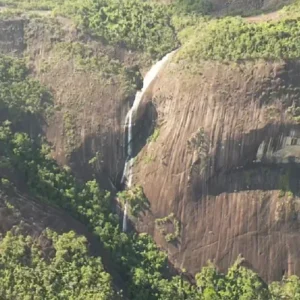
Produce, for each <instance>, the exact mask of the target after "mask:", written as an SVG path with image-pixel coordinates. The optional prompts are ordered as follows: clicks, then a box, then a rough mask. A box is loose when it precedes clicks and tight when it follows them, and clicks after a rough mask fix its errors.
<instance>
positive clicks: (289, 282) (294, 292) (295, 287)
mask: <svg viewBox="0 0 300 300" xmlns="http://www.w3.org/2000/svg"><path fill="white" fill-rule="evenodd" d="M269 290H270V293H271V299H272V300H277V299H287V300H292V299H300V279H299V278H298V277H297V276H291V277H289V278H286V277H284V278H283V280H282V281H281V282H273V283H271V284H270V286H269Z"/></svg>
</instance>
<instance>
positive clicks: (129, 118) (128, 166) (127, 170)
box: [121, 51, 175, 232]
mask: <svg viewBox="0 0 300 300" xmlns="http://www.w3.org/2000/svg"><path fill="white" fill-rule="evenodd" d="M174 52H175V51H173V52H171V53H168V54H167V55H166V56H164V57H163V58H162V59H161V60H160V61H158V62H157V63H156V64H155V65H153V66H152V68H151V69H150V71H149V72H148V73H147V74H146V76H145V78H144V81H143V88H142V90H140V91H138V92H137V93H136V95H135V99H134V102H133V105H132V107H131V108H130V110H129V112H128V113H127V115H126V119H125V127H127V159H126V163H125V167H124V171H123V176H122V181H121V182H122V183H124V184H126V186H127V188H130V187H131V184H132V167H133V157H132V152H133V149H132V146H133V145H132V136H133V132H132V131H133V126H134V123H133V122H134V120H135V114H136V112H137V110H138V108H139V105H140V103H141V100H142V98H143V95H144V93H145V92H146V90H147V88H148V87H149V85H150V84H151V82H152V81H153V80H154V79H155V78H156V76H157V75H158V73H159V71H160V70H161V69H162V67H163V66H164V64H165V63H166V62H167V61H168V59H169V58H170V56H171V55H172V54H173V53H174ZM127 211H128V203H127V202H126V203H125V209H124V216H123V231H124V232H125V231H127Z"/></svg>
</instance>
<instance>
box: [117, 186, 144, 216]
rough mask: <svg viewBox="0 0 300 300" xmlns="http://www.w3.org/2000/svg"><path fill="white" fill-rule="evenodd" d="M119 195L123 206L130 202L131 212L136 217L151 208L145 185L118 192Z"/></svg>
mask: <svg viewBox="0 0 300 300" xmlns="http://www.w3.org/2000/svg"><path fill="white" fill-rule="evenodd" d="M118 197H119V199H120V200H121V202H122V203H123V206H124V205H125V203H126V202H128V204H129V208H130V213H131V214H132V215H133V216H134V217H137V216H138V215H139V214H140V213H141V212H143V211H145V210H148V209H149V201H148V199H147V197H146V196H145V194H144V190H143V187H142V186H140V185H136V186H134V187H132V188H130V189H128V190H124V191H123V192H120V193H118Z"/></svg>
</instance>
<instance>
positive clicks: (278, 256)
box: [0, 2, 300, 281]
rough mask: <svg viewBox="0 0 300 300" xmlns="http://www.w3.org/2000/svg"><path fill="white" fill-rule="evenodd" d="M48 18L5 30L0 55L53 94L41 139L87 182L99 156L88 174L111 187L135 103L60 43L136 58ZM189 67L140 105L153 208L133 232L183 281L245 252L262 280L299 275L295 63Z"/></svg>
mask: <svg viewBox="0 0 300 300" xmlns="http://www.w3.org/2000/svg"><path fill="white" fill-rule="evenodd" d="M266 3H267V2H266ZM220 9H221V8H220ZM52 21H53V20H52ZM52 21H51V22H50V21H49V22H46V23H45V22H44V21H41V20H36V19H32V20H28V19H15V20H7V21H1V22H0V51H1V52H2V53H6V54H13V55H19V56H21V55H24V56H25V57H27V58H29V62H30V64H31V67H32V69H33V71H34V76H36V77H37V78H39V79H40V80H41V81H42V82H43V83H44V84H46V85H47V86H48V87H49V88H50V89H51V90H52V92H53V95H54V102H55V105H56V108H57V109H56V111H55V113H54V115H53V116H52V118H51V119H49V123H48V124H46V126H45V134H46V136H47V138H48V140H49V141H50V142H51V143H52V144H53V156H54V157H55V158H56V159H57V160H58V161H59V162H60V163H61V164H69V165H70V166H71V167H72V168H73V170H74V171H75V172H76V173H77V175H78V176H79V177H81V178H82V177H83V178H85V177H89V176H90V175H91V173H92V172H95V170H93V169H92V168H91V164H89V160H90V159H91V158H92V157H94V156H95V155H96V154H97V152H98V154H97V155H98V156H97V163H96V166H95V168H96V172H97V174H98V175H99V179H100V180H101V181H102V182H103V185H104V186H106V187H108V188H111V186H110V184H109V182H110V181H112V182H113V183H114V184H115V183H118V182H119V180H120V177H121V174H122V171H123V167H124V162H125V158H126V155H125V151H124V146H125V145H124V140H125V138H124V127H123V125H124V120H125V115H126V113H127V111H128V109H129V103H130V102H131V100H132V97H133V96H134V94H132V91H131V93H127V92H126V91H125V90H124V86H123V81H122V78H121V77H120V76H113V77H112V79H111V80H109V81H108V80H106V79H105V78H103V77H99V76H97V75H96V74H95V73H96V72H88V71H86V70H84V69H82V68H81V69H80V68H78V61H77V60H78V58H77V57H76V55H75V54H74V55H71V56H70V55H65V53H62V52H58V51H57V47H56V46H57V45H61V44H62V43H65V44H66V43H67V44H71V43H75V42H80V43H81V42H82V43H84V44H86V45H88V46H89V48H90V49H92V51H94V52H93V53H103V54H105V55H107V56H108V57H109V58H111V59H118V60H119V61H121V62H122V63H124V65H126V66H128V67H133V66H134V65H135V64H137V63H139V64H140V57H139V56H138V55H137V54H135V53H129V52H128V51H126V50H124V49H121V48H112V47H110V46H107V45H104V44H103V43H102V42H101V41H99V40H97V41H95V40H93V39H92V38H91V37H88V36H81V35H80V33H79V32H77V30H76V29H75V27H73V24H72V23H70V22H69V21H68V20H65V19H58V20H57V21H55V22H54V23H53V22H52ZM65 44H64V45H65ZM81 67H82V66H81ZM193 69H194V68H193ZM195 69H196V74H195V73H193V74H192V73H191V70H188V69H186V68H185V67H184V66H183V65H181V64H179V63H175V59H173V61H172V62H171V63H169V64H168V65H167V66H166V68H165V70H164V71H163V72H162V73H161V74H160V75H159V77H158V78H157V79H156V81H155V82H154V83H153V84H152V86H151V87H150V89H149V90H148V91H147V93H146V95H145V97H144V99H143V105H142V106H141V108H140V111H139V117H138V120H137V126H136V127H135V130H134V131H135V135H134V147H135V149H134V152H135V154H136V155H137V158H136V161H135V166H134V181H135V183H137V184H141V185H142V186H143V188H144V191H145V193H146V196H147V197H148V199H149V201H150V204H151V209H150V211H149V212H148V213H146V215H145V216H144V217H141V218H140V219H139V221H138V222H137V229H138V230H140V231H147V232H149V233H151V234H152V235H153V236H154V238H155V240H156V241H157V242H158V244H159V245H161V246H162V247H163V248H164V249H166V251H168V253H169V256H170V259H171V261H172V262H174V264H175V265H176V266H177V267H181V268H186V269H187V271H189V272H191V273H195V272H198V271H199V270H200V268H201V267H202V266H203V265H205V264H206V262H207V260H208V259H211V260H213V261H215V262H216V264H217V266H218V267H219V268H220V269H221V270H223V271H224V270H225V269H226V268H227V267H228V266H230V265H231V264H232V263H233V262H234V260H235V259H236V258H237V256H238V255H239V254H242V255H243V256H244V257H245V259H246V262H247V264H248V266H249V267H251V268H253V269H254V270H255V271H257V272H258V273H259V274H260V275H261V276H262V277H263V278H264V279H265V280H267V281H272V280H276V279H280V278H281V276H282V275H283V274H287V275H291V274H298V275H300V264H299V262H298V260H297V251H298V248H299V246H300V236H299V227H300V224H299V220H300V218H299V214H298V213H299V197H298V195H299V179H300V178H299V175H298V174H300V173H299V171H298V163H299V161H300V130H299V125H298V124H297V117H298V114H299V113H298V112H297V110H296V109H295V105H294V104H297V101H298V99H299V93H300V85H299V82H300V81H299V77H300V66H299V64H298V63H297V62H278V63H271V62H263V61H258V62H255V63H254V62H252V63H250V62H249V63H245V64H243V63H240V64H233V63H230V64H219V63H214V62H203V63H201V64H200V65H199V66H197V68H195ZM155 128H156V130H154V129H155ZM153 132H154V134H153V136H152V138H150V139H148V142H147V138H148V137H149V135H151V133H153ZM171 213H174V215H175V219H176V220H178V221H179V223H180V232H179V235H178V237H177V238H176V240H175V241H174V242H172V243H167V242H166V239H165V237H164V234H163V233H162V230H160V229H161V228H158V227H157V226H155V220H156V219H158V218H163V217H166V216H169V215H170V214H171ZM37 215H38V214H37ZM41 218H42V219H43V218H44V217H41ZM46 223H48V221H47V222H46ZM49 223H50V221H49ZM3 224H6V221H5V222H4V223H3ZM63 226H64V225H61V224H59V225H58V226H57V227H58V228H60V227H63ZM8 227H9V228H8V229H10V227H11V226H8ZM166 227H167V228H166V230H167V231H170V232H173V231H175V228H173V227H175V226H174V224H173V226H166ZM8 229H4V230H3V231H6V230H8Z"/></svg>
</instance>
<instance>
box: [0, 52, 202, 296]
mask: <svg viewBox="0 0 300 300" xmlns="http://www.w3.org/2000/svg"><path fill="white" fill-rule="evenodd" d="M2 59H3V61H4V62H5V63H6V62H7V61H8V62H9V61H10V59H8V58H5V57H3V58H2ZM7 65H8V69H3V68H2V70H1V72H0V80H1V79H2V78H5V80H11V78H12V77H14V76H15V72H13V70H12V69H11V68H10V64H7ZM14 65H15V70H19V67H20V65H22V62H20V61H18V60H16V61H14ZM24 80H25V81H26V80H27V76H25V75H24ZM40 96H41V97H42V96H43V95H42V94H41V95H40ZM24 101H25V100H24ZM37 103H38V107H36V110H35V112H36V113H41V114H44V111H43V109H44V110H46V109H48V107H46V108H45V107H44V106H43V103H42V102H38V101H37ZM8 105H9V103H6V102H5V101H2V98H0V107H1V108H2V112H5V111H7V110H9V111H10V112H9V114H7V115H8V116H10V115H15V113H14V110H16V109H17V108H14V107H8ZM20 107H24V105H20ZM43 107H44V108H43ZM26 109H27V108H26V107H24V110H26ZM17 111H19V108H18V109H17ZM13 113H14V114H13ZM22 115H23V114H20V116H22ZM12 121H14V120H12ZM12 121H5V122H3V123H2V126H0V161H1V166H2V165H5V169H3V170H2V171H5V170H6V169H8V170H9V172H8V178H9V180H11V182H12V183H14V182H15V178H18V179H19V180H17V182H22V184H23V185H26V188H27V190H28V192H29V193H30V194H31V195H33V196H34V197H35V198H36V199H39V200H40V201H42V202H46V203H48V204H50V205H55V206H57V207H60V208H62V209H65V210H66V211H67V212H68V213H69V214H71V215H72V216H73V217H75V218H77V219H78V220H79V221H81V222H82V223H84V224H86V226H87V228H89V230H90V231H91V232H93V233H94V234H95V235H97V236H98V237H99V239H100V241H101V242H102V244H103V245H104V247H105V248H106V249H108V250H109V251H110V253H111V256H112V261H114V262H115V264H116V265H115V267H116V271H117V272H118V273H119V274H120V276H121V277H122V278H123V280H124V282H125V284H126V288H127V289H128V291H127V292H128V297H129V298H130V299H133V300H141V299H147V300H148V299H149V300H151V299H153V300H155V299H161V300H166V299H167V300H168V299H173V297H174V296H175V295H182V291H181V289H182V284H181V281H180V280H179V279H178V277H174V278H171V279H166V278H165V277H164V274H167V256H166V254H164V253H162V252H160V251H159V250H158V248H157V246H156V245H155V244H154V242H153V241H152V240H151V238H150V237H149V236H148V235H145V234H140V235H137V234H134V233H132V234H125V233H123V232H121V230H120V228H119V220H118V217H117V216H116V215H115V214H113V213H112V209H111V202H112V197H111V195H110V194H109V193H106V192H104V191H101V190H100V188H99V186H98V184H97V182H96V181H95V180H93V181H89V182H86V183H83V184H81V183H79V182H77V181H76V179H75V178H74V177H73V175H72V174H71V172H70V170H68V169H67V168H60V167H59V166H58V165H57V164H56V162H55V161H54V160H53V159H52V158H51V155H50V148H49V146H48V145H47V144H45V143H44V142H43V140H42V139H40V138H38V137H37V136H33V137H32V138H31V137H30V136H29V135H28V134H27V133H26V132H22V131H18V130H17V128H16V127H15V126H14V123H13V122H12ZM127 196H128V201H129V202H130V201H131V202H132V208H133V213H138V211H139V208H140V207H141V205H142V204H143V205H144V204H145V201H144V200H143V201H140V198H142V197H144V196H143V193H142V189H141V188H140V187H136V188H134V190H133V191H132V192H129V193H128V195H127ZM76 260H77V259H76ZM20 272H22V271H20ZM23 272H25V269H24V271H23ZM24 274H25V273H24ZM74 276H75V274H74ZM93 276H96V275H93ZM63 280H65V281H66V284H71V283H72V282H73V281H72V277H66V278H64V279H63ZM95 280H96V279H95ZM7 284H8V283H7ZM185 285H187V287H188V288H187V291H186V294H187V295H189V294H195V293H196V291H195V289H194V288H193V287H191V286H190V285H188V284H185ZM93 287H95V285H93ZM66 292H67V291H66ZM8 299H14V297H11V298H8ZM22 299H23V298H22ZM70 299H71V298H70ZM76 299H78V298H76ZM79 299H80V298H79ZM100 299H101V298H100ZM190 299H195V298H193V297H192V298H190Z"/></svg>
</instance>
